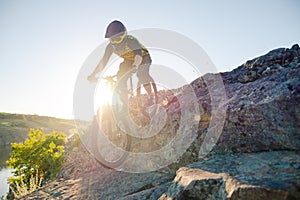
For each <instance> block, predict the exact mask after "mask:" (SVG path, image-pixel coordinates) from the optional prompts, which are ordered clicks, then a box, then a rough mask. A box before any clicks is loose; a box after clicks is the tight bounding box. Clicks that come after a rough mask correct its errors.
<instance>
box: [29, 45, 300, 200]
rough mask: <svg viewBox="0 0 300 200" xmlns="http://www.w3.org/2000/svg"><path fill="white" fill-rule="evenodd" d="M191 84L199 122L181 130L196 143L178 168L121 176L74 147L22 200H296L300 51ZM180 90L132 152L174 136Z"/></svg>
mask: <svg viewBox="0 0 300 200" xmlns="http://www.w3.org/2000/svg"><path fill="white" fill-rule="evenodd" d="M218 80H221V83H220V81H218ZM191 86H192V88H193V90H194V92H195V94H196V97H197V98H196V100H197V101H198V104H199V116H197V117H198V118H199V119H197V120H196V121H197V122H199V123H196V126H193V127H191V126H190V125H189V124H188V123H185V125H184V128H185V129H184V130H185V131H189V132H192V133H193V134H194V135H195V136H196V137H197V138H196V139H195V140H194V142H193V143H192V144H191V145H190V147H189V148H188V149H187V151H186V152H185V153H183V154H182V155H181V157H180V158H179V159H178V160H177V161H176V162H175V163H173V164H172V165H170V166H168V167H167V168H164V169H162V170H158V171H154V172H149V173H136V174H134V173H125V172H118V171H115V170H112V169H107V168H104V167H102V166H101V165H99V164H98V163H97V162H96V161H95V160H94V159H93V158H92V157H91V156H90V155H89V154H88V152H87V151H86V150H85V148H84V147H83V146H79V147H78V148H77V149H76V148H75V149H73V151H72V152H70V153H69V154H68V155H69V157H68V159H67V163H65V165H64V166H63V168H62V170H61V172H60V173H59V175H58V176H57V180H54V181H52V182H50V183H49V184H47V185H45V186H44V187H42V188H40V189H39V190H37V191H36V192H34V193H32V194H31V195H28V196H26V198H25V199H51V198H58V199H168V200H169V199H299V197H300V189H299V188H300V153H299V152H300V106H299V102H300V48H299V45H297V44H296V45H293V47H292V48H291V49H288V48H279V49H275V50H272V51H270V52H269V53H267V54H266V55H263V56H260V57H258V58H255V59H252V60H249V61H247V62H246V63H244V64H243V65H241V66H239V67H238V68H236V69H234V70H233V71H231V72H226V73H221V74H206V75H204V76H202V77H200V78H198V79H197V80H195V81H193V82H192V83H191ZM223 89H224V90H223ZM183 90H184V87H182V88H179V89H177V90H172V91H161V92H160V94H159V95H158V96H159V99H160V101H161V102H162V104H163V105H164V107H165V108H166V110H167V114H168V118H167V124H166V126H165V127H164V129H163V130H162V132H163V133H162V134H160V135H159V136H156V137H155V138H151V141H150V140H149V141H147V140H145V141H143V143H142V145H141V146H140V147H139V146H138V147H136V148H137V149H136V151H138V152H139V151H141V150H142V148H143V147H145V146H147V147H150V149H149V150H147V151H144V152H146V153H148V152H152V151H154V150H158V149H159V148H160V147H161V146H164V145H166V144H168V143H169V142H170V141H171V139H172V138H173V136H174V135H176V131H177V132H178V130H179V129H180V128H179V127H178V124H179V120H180V115H181V114H183V113H184V112H182V109H181V107H180V106H179V104H178V99H180V98H182V91H183ZM224 91H225V94H226V95H225V96H226V97H224V95H223V92H224ZM182 99H183V100H184V101H183V102H186V104H187V105H184V106H187V107H188V106H189V105H190V104H191V102H190V101H188V99H184V98H182ZM188 108H189V107H188ZM188 111H189V110H188ZM192 117H193V118H191V119H194V117H195V116H192ZM222 117H224V119H222ZM221 120H223V121H222V122H223V123H221V125H220V123H219V124H218V123H217V122H220V121H221ZM190 121H192V120H190ZM217 133H220V134H217ZM183 139H185V138H183ZM182 141H183V140H182ZM151 144H152V146H151ZM139 148H140V149H139ZM174 151H176V149H175V150H174ZM161 156H169V155H168V154H166V155H161ZM201 156H202V157H201ZM175 172H176V176H175ZM174 176H175V178H174Z"/></svg>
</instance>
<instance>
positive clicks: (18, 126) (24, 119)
mask: <svg viewBox="0 0 300 200" xmlns="http://www.w3.org/2000/svg"><path fill="white" fill-rule="evenodd" d="M31 128H34V129H37V128H38V129H41V130H42V131H44V132H46V133H48V132H51V131H62V132H64V133H65V134H66V135H71V134H72V133H74V130H75V125H74V121H73V120H66V119H59V118H54V117H46V116H38V115H24V114H10V113H1V112H0V146H4V145H10V143H12V142H22V141H24V140H25V138H26V136H27V134H28V132H29V130H30V129H31Z"/></svg>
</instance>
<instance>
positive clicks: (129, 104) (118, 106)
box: [89, 73, 157, 168]
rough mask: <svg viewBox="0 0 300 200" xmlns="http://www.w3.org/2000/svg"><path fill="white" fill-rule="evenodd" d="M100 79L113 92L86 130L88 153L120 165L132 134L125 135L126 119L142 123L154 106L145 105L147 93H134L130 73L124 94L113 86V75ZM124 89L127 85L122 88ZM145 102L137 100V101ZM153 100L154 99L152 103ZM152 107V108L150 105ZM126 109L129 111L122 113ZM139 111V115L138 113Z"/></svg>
mask: <svg viewBox="0 0 300 200" xmlns="http://www.w3.org/2000/svg"><path fill="white" fill-rule="evenodd" d="M100 80H103V81H104V82H105V86H106V88H108V89H109V90H111V91H114V93H113V96H112V101H110V102H109V103H106V104H103V105H102V106H101V107H100V108H99V109H98V111H97V114H96V116H95V117H94V120H93V123H92V125H91V127H90V129H89V132H90V133H92V137H93V138H92V140H91V147H92V154H93V156H94V157H95V158H96V160H97V161H99V162H100V164H102V165H104V166H106V167H109V168H116V167H118V166H120V165H121V164H123V162H124V161H125V160H126V158H127V156H128V154H129V153H130V149H131V143H132V138H133V136H132V135H130V134H128V131H130V126H129V123H128V121H127V119H129V118H131V119H136V120H138V121H139V122H136V123H137V124H138V123H143V122H144V123H145V121H147V119H149V118H150V117H151V115H153V114H154V112H156V111H155V109H153V106H152V105H150V104H149V98H148V97H147V96H145V95H144V96H141V99H140V100H139V99H138V97H136V96H134V91H133V83H132V82H133V81H132V73H131V74H130V77H129V79H128V80H129V83H130V84H129V85H130V86H129V88H128V89H126V92H127V94H126V95H127V97H124V94H123V96H122V94H121V91H119V90H118V88H117V76H116V75H114V76H107V77H103V78H101V79H100ZM126 88H127V87H126ZM143 101H144V102H146V103H141V102H143ZM156 103H157V98H155V100H154V101H153V102H152V104H153V105H154V104H156ZM151 107H152V108H151ZM124 109H125V110H126V109H128V110H129V112H124ZM141 114H142V115H141Z"/></svg>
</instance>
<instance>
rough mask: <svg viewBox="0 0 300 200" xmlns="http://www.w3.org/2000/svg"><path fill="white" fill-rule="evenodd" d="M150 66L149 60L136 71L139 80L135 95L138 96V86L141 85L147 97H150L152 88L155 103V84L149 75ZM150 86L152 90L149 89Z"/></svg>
mask: <svg viewBox="0 0 300 200" xmlns="http://www.w3.org/2000/svg"><path fill="white" fill-rule="evenodd" d="M150 65H151V60H149V63H143V64H142V65H141V66H140V67H139V69H138V72H137V77H138V79H139V80H138V90H137V94H140V85H143V87H144V88H145V90H146V92H147V94H148V96H151V93H152V88H153V92H154V95H155V101H156V102H157V87H156V84H155V82H154V80H153V78H152V77H151V75H150V73H149V68H150ZM151 86H152V88H151Z"/></svg>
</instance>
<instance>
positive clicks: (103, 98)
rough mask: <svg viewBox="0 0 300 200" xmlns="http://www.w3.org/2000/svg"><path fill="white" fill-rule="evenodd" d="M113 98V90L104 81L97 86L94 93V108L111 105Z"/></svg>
mask: <svg viewBox="0 0 300 200" xmlns="http://www.w3.org/2000/svg"><path fill="white" fill-rule="evenodd" d="M112 96H113V88H110V87H109V86H108V85H107V84H105V82H104V81H100V82H99V83H98V84H97V88H96V93H95V106H96V108H97V109H98V108H99V107H102V106H103V105H111V104H112Z"/></svg>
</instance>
